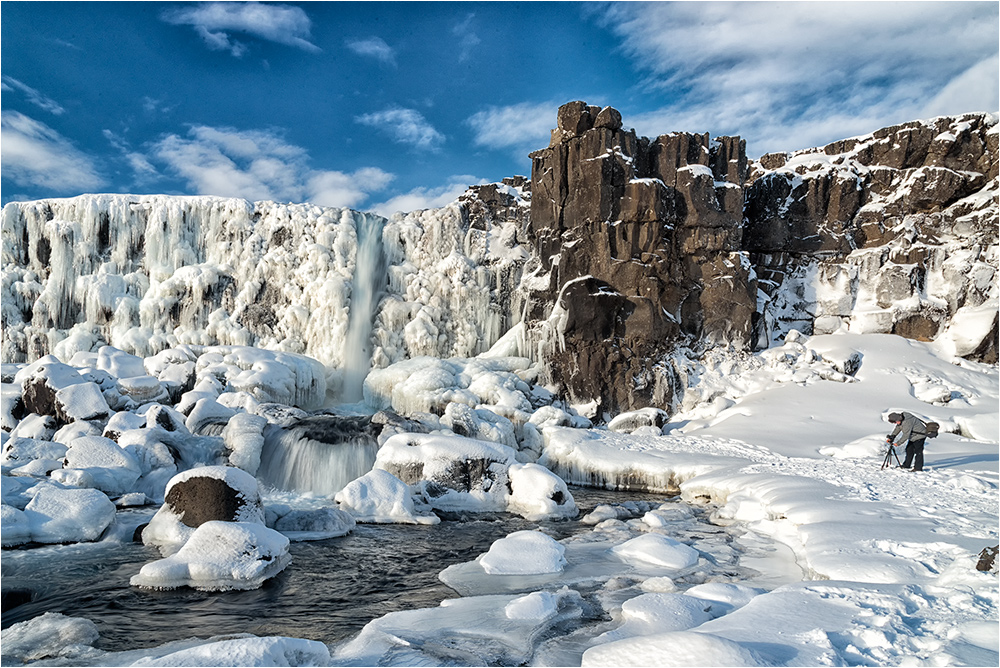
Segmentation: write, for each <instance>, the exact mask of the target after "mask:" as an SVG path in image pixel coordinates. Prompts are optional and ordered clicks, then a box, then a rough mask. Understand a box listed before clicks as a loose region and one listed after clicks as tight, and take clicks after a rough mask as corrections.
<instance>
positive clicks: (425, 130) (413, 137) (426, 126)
mask: <svg viewBox="0 0 1000 668" xmlns="http://www.w3.org/2000/svg"><path fill="white" fill-rule="evenodd" d="M354 120H355V121H357V122H358V123H361V124H362V125H367V126H369V127H373V128H376V129H378V130H380V131H381V132H384V133H386V134H388V135H389V136H390V137H392V138H393V140H394V141H396V142H399V143H400V144H409V145H411V146H414V147H415V148H420V149H427V150H432V151H433V150H437V149H438V148H439V147H440V146H441V144H442V143H443V142H444V135H443V134H441V133H440V132H438V131H437V130H435V129H434V127H433V126H432V125H431V124H430V123H428V122H427V119H426V118H424V117H423V114H421V113H420V112H419V111H417V110H416V109H403V108H400V107H392V108H389V109H385V110H384V111H378V112H375V113H372V114H364V115H362V116H356V117H355V119H354Z"/></svg>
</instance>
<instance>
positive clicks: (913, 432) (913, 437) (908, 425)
mask: <svg viewBox="0 0 1000 668" xmlns="http://www.w3.org/2000/svg"><path fill="white" fill-rule="evenodd" d="M901 415H902V416H903V421H902V422H900V423H899V424H897V425H896V428H895V429H893V430H892V433H891V434H889V440H890V441H891V442H893V443H906V442H907V441H920V440H923V439H925V438H927V425H925V424H924V422H923V420H921V419H920V418H918V417H917V416H916V415H913V414H912V413H901Z"/></svg>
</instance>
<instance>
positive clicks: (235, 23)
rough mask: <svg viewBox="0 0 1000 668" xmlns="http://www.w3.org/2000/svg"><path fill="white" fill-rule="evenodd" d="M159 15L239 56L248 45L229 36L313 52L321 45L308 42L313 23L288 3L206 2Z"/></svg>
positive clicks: (220, 49)
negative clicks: (184, 26) (242, 35)
mask: <svg viewBox="0 0 1000 668" xmlns="http://www.w3.org/2000/svg"><path fill="white" fill-rule="evenodd" d="M160 18H161V19H162V20H164V21H166V22H167V23H171V24H173V25H189V26H191V27H192V28H194V30H195V32H196V33H198V36H199V37H201V39H202V41H204V42H205V45H206V46H208V48H210V49H212V50H214V51H229V52H230V53H231V54H232V55H234V56H236V57H237V58H239V57H240V56H243V55H244V54H245V53H246V51H247V46H246V45H245V44H243V43H241V42H238V41H237V40H235V39H234V38H233V37H232V33H243V34H246V35H250V36H251V37H257V38H259V39H263V40H267V41H269V42H276V43H278V44H285V45H287V46H293V47H295V48H298V49H302V50H303V51H309V52H312V53H316V52H319V51H320V48H319V47H318V46H316V45H315V44H313V43H312V42H310V41H309V36H310V35H309V33H310V30H311V28H312V22H311V21H310V20H309V16H308V15H306V13H305V12H304V11H303V10H302V9H301V8H300V7H294V6H291V5H264V4H261V3H258V2H206V3H199V4H192V5H185V6H182V7H174V8H171V9H168V10H166V11H164V12H163V13H162V14H161V15H160Z"/></svg>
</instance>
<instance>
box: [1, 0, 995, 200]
mask: <svg viewBox="0 0 1000 668" xmlns="http://www.w3.org/2000/svg"><path fill="white" fill-rule="evenodd" d="M998 7H1000V5H998V3H997V2H970V3H963V2H941V3H937V2H888V3H871V2H832V3H822V2H777V3H771V2H761V3H756V2H735V3H715V2H679V3H674V2H654V3H633V2H627V3H574V2H553V3H550V2H526V3H516V2H489V3H479V2H472V3H465V2H444V3H435V2H402V3H390V2H386V3H381V2H360V3H353V2H304V3H253V2H251V3H237V2H233V3H191V2H182V3H175V2H165V3H159V2H107V3H104V2H8V1H4V2H3V3H2V4H0V31H2V42H0V48H2V58H0V73H2V97H0V102H2V110H3V111H2V114H3V121H2V123H3V125H2V137H0V160H2V165H0V197H2V200H3V202H4V203H6V202H9V201H13V200H24V199H38V198H42V197H62V196H72V195H77V194H80V193H84V192H130V193H167V194H187V195H200V194H209V195H225V196H238V197H245V198H248V199H253V200H258V199H273V200H276V201H294V202H302V201H310V202H314V203H317V204H322V205H327V206H347V207H351V208H356V209H361V210H376V211H379V212H382V213H386V214H387V213H391V212H392V211H394V210H410V209H415V208H423V207H429V206H440V205H442V204H444V203H447V202H448V201H451V200H452V199H453V198H454V197H455V196H457V195H458V194H459V193H460V192H461V191H462V190H463V189H464V188H465V186H467V185H469V184H472V183H479V182H490V181H499V180H500V179H501V178H503V177H505V176H510V175H513V174H524V175H528V174H530V169H531V163H530V160H529V159H528V157H527V155H528V153H529V152H530V151H532V150H535V149H538V148H543V147H545V146H546V145H547V144H548V137H549V130H550V129H551V128H552V127H554V126H555V112H556V109H557V108H558V106H559V105H560V104H562V103H565V102H567V101H570V100H576V99H582V100H585V101H587V102H588V103H590V104H600V105H611V106H614V107H616V108H617V109H619V110H620V111H621V112H622V115H623V117H624V121H625V125H626V126H627V127H634V128H635V129H636V130H637V131H638V132H639V133H640V134H642V135H646V136H650V137H652V136H656V135H658V134H662V133H666V132H672V131H678V130H680V131H690V132H710V133H711V134H712V135H713V136H717V135H723V134H738V135H740V136H742V137H744V138H745V139H746V140H747V152H748V153H749V154H750V156H751V157H758V156H760V155H761V154H763V153H766V152H770V151H777V150H794V149H798V148H806V147H809V146H815V145H822V144H824V143H827V142H830V141H833V140H835V139H840V138H843V137H849V136H853V135H858V134H863V133H866V132H869V131H872V130H875V129H877V128H879V127H882V126H884V125H889V124H892V123H898V122H903V121H906V120H912V119H915V118H928V117H933V116H937V115H942V114H953V113H962V112H966V111H993V112H995V111H997V109H998V108H1000V100H998V96H1000V93H998V78H1000V75H998V50H1000V44H998V32H1000V22H998V13H1000V12H998Z"/></svg>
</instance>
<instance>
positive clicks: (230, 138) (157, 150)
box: [153, 125, 393, 207]
mask: <svg viewBox="0 0 1000 668" xmlns="http://www.w3.org/2000/svg"><path fill="white" fill-rule="evenodd" d="M153 153H154V156H155V157H156V158H157V159H158V160H160V161H162V162H164V163H166V164H167V166H168V167H169V168H170V170H171V171H172V172H174V173H176V174H177V175H178V176H180V177H181V178H183V179H184V180H185V181H187V183H188V187H189V188H191V189H192V190H194V191H195V192H197V193H198V194H202V195H220V196H225V197H242V198H245V199H249V200H275V201H285V202H311V203H313V204H319V205H321V206H336V207H357V206H358V205H359V204H360V203H362V202H364V201H365V200H366V199H368V197H369V196H370V193H372V192H375V191H379V190H381V189H383V188H385V186H386V185H388V184H389V182H390V181H392V179H393V176H392V175H391V174H389V173H387V172H384V171H382V170H380V169H377V168H375V167H366V168H362V169H359V170H357V171H355V172H352V173H344V172H339V171H332V170H315V169H312V168H311V167H310V166H309V156H308V154H307V152H306V151H305V149H303V148H301V147H299V146H295V145H293V144H289V143H287V142H286V141H285V140H284V139H283V138H282V137H281V136H280V135H279V134H277V133H275V132H271V131H264V130H235V129H233V128H214V127H209V126H204V125H198V126H193V127H192V128H191V129H190V130H189V131H188V134H187V136H186V137H181V136H179V135H176V134H171V135H167V136H165V137H164V138H162V139H161V140H160V141H159V142H157V143H156V145H155V146H154V149H153Z"/></svg>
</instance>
